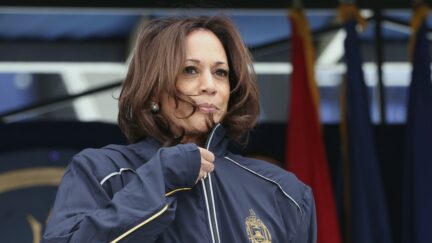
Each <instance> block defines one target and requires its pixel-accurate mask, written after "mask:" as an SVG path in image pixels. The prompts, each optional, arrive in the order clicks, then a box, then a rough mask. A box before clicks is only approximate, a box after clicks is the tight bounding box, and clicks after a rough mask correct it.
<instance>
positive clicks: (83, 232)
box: [43, 16, 316, 243]
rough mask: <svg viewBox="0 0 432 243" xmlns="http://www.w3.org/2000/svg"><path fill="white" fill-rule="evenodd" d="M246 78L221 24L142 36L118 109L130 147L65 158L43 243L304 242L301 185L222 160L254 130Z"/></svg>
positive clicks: (205, 21)
mask: <svg viewBox="0 0 432 243" xmlns="http://www.w3.org/2000/svg"><path fill="white" fill-rule="evenodd" d="M254 79H255V76H254V73H253V67H252V61H251V58H250V55H249V52H248V51H247V48H246V47H245V46H244V44H243V42H242V41H241V38H240V35H239V33H238V32H237V30H236V29H235V27H234V26H233V24H232V23H231V22H230V21H229V20H228V19H227V18H225V17H221V16H215V17H191V18H181V19H175V18H172V19H162V20H154V21H152V22H150V23H148V24H147V25H146V26H144V27H143V28H142V30H141V32H140V35H139V37H138V41H137V44H136V48H135V50H134V55H133V58H132V62H131V64H130V66H129V70H128V73H127V76H126V79H125V82H124V85H123V89H122V92H121V95H120V100H119V108H120V112H119V125H120V127H121V129H122V131H123V132H124V134H125V135H126V136H127V138H128V139H129V141H130V142H131V144H130V145H126V146H120V145H110V146H107V147H104V148H101V149H87V150H84V151H82V152H81V153H79V154H78V155H76V156H75V157H74V158H73V160H72V161H71V163H70V165H69V167H68V169H67V171H66V173H65V175H64V178H63V180H62V182H61V185H60V188H59V191H58V194H57V198H56V202H55V206H54V208H53V211H52V215H51V218H50V220H49V223H48V226H47V229H46V231H45V234H44V239H43V241H44V242H118V241H124V242H296V243H298V242H315V241H316V225H315V208H314V201H313V196H312V192H311V190H310V189H309V187H307V186H305V185H304V184H303V183H301V182H300V181H299V180H298V179H296V177H295V176H293V175H292V174H291V173H289V172H286V171H284V170H282V169H280V168H279V167H276V166H273V165H271V164H269V163H266V162H263V161H259V160H254V159H251V158H245V157H242V156H240V155H235V154H232V153H230V152H229V151H228V150H227V144H228V142H229V141H240V140H241V139H242V138H243V137H244V136H245V135H246V134H247V133H248V132H249V131H250V130H251V129H252V127H253V126H254V125H255V123H256V120H257V117H258V113H259V108H258V107H259V103H258V92H257V88H256V85H255V80H254Z"/></svg>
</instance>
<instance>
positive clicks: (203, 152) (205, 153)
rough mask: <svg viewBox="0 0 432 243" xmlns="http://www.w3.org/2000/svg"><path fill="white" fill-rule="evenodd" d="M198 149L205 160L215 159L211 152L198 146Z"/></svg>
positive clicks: (211, 160)
mask: <svg viewBox="0 0 432 243" xmlns="http://www.w3.org/2000/svg"><path fill="white" fill-rule="evenodd" d="M198 149H199V150H200V153H201V157H203V158H204V159H205V160H207V161H209V162H213V161H214V160H215V157H214V154H213V153H212V152H210V151H208V150H207V149H204V148H201V147H198Z"/></svg>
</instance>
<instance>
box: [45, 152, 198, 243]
mask: <svg viewBox="0 0 432 243" xmlns="http://www.w3.org/2000/svg"><path fill="white" fill-rule="evenodd" d="M89 157H92V156H86V154H85V153H84V155H80V154H79V155H77V156H75V157H74V158H73V160H72V161H71V163H70V165H69V167H68V169H67V170H66V172H65V175H64V176H63V179H62V182H61V184H60V187H59V189H58V192H57V196H56V201H55V205H54V207H53V211H52V213H51V217H50V220H49V223H48V225H47V228H46V231H45V234H44V236H43V239H42V242H45V243H48V242H117V241H119V240H123V239H131V238H134V237H139V238H140V239H142V241H143V242H153V241H155V240H156V238H157V237H158V235H159V234H161V233H162V232H163V231H164V230H165V229H166V227H167V226H168V225H169V224H170V223H171V222H172V221H173V220H174V217H175V210H176V197H175V194H171V193H170V192H169V191H167V190H171V189H172V190H175V189H176V187H177V188H178V189H181V188H185V187H186V188H187V187H193V186H194V185H195V180H196V178H197V177H198V173H199V169H200V165H201V163H200V161H201V160H200V153H199V151H198V148H197V146H196V145H193V144H186V145H177V146H174V147H169V148H161V149H159V150H158V152H157V153H156V154H155V156H153V158H152V159H151V160H149V161H148V162H147V163H145V164H143V165H142V166H141V167H139V168H138V169H137V170H136V174H137V176H136V177H135V178H134V179H132V180H131V181H130V182H129V183H128V184H127V185H126V186H125V187H123V188H122V189H121V190H119V191H118V192H117V193H115V194H114V195H113V197H112V198H110V197H109V195H108V194H107V192H106V191H105V190H104V189H103V188H102V186H101V185H100V182H99V181H98V179H97V178H96V176H94V172H95V171H97V168H98V166H97V164H98V163H103V162H104V161H92V160H90V159H89ZM96 157H97V156H96ZM92 158H94V156H93V157H92ZM99 168H100V166H99ZM172 190H171V191H172Z"/></svg>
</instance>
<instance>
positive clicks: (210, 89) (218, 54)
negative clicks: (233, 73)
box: [161, 30, 230, 143]
mask: <svg viewBox="0 0 432 243" xmlns="http://www.w3.org/2000/svg"><path fill="white" fill-rule="evenodd" d="M228 72H229V66H228V60H227V56H226V53H225V50H224V48H223V46H222V43H221V42H220V41H219V39H218V38H217V37H216V36H215V35H214V34H213V33H212V32H210V31H207V30H195V31H193V32H191V33H190V34H189V35H188V36H187V37H186V60H185V62H184V66H183V69H182V72H181V74H180V75H179V77H178V80H177V82H176V87H177V90H178V91H179V92H181V93H183V94H185V95H187V96H188V97H190V98H192V99H193V100H194V101H195V103H196V104H197V105H198V109H197V110H196V112H195V113H194V114H193V115H192V116H190V117H188V118H184V117H185V116H187V115H189V114H191V112H192V110H193V107H192V106H191V105H190V104H187V103H184V102H181V101H180V102H179V106H178V108H177V109H176V107H175V102H174V99H173V98H172V97H169V96H168V95H167V94H162V97H161V112H162V115H164V116H165V117H166V118H167V119H168V120H169V122H170V126H171V131H172V132H173V133H174V134H175V135H176V136H179V135H181V133H182V131H183V130H184V132H185V134H184V138H183V140H182V142H195V143H199V142H201V141H202V139H203V136H204V135H206V134H207V132H208V127H207V120H208V119H209V116H212V117H213V120H214V122H216V123H217V122H220V121H221V120H222V119H223V117H224V115H225V113H226V112H227V108H228V100H229V95H230V85H229V80H228Z"/></svg>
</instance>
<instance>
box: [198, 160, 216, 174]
mask: <svg viewBox="0 0 432 243" xmlns="http://www.w3.org/2000/svg"><path fill="white" fill-rule="evenodd" d="M201 170H203V171H204V172H212V171H213V170H214V164H213V163H211V162H208V161H202V162H201Z"/></svg>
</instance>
